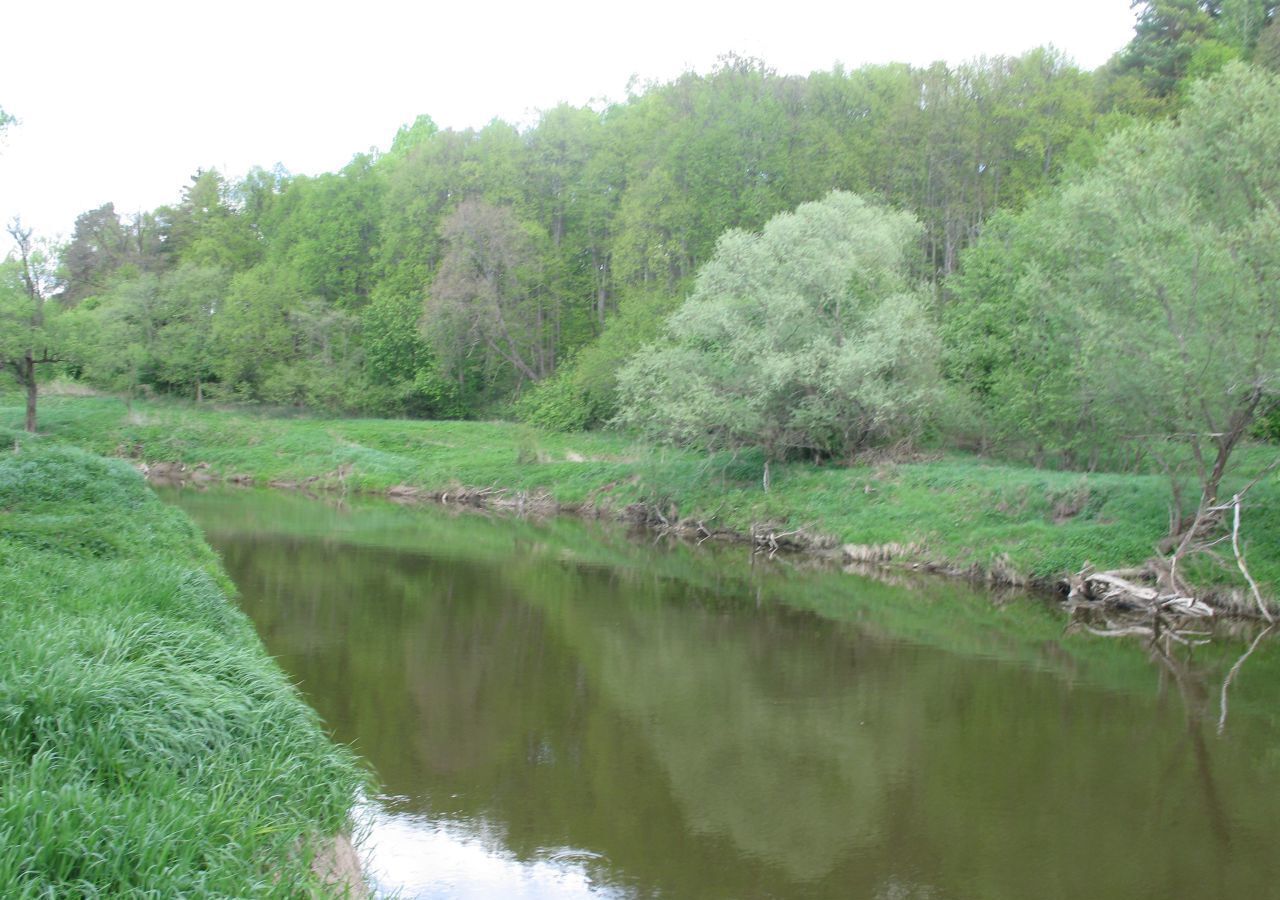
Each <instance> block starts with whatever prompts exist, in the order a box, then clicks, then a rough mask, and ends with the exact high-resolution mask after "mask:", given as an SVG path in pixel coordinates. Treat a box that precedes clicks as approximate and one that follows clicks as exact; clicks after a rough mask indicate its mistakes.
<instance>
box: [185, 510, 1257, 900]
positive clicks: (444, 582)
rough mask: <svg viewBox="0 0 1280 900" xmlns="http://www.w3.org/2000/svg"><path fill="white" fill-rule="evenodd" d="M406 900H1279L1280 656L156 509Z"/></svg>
mask: <svg viewBox="0 0 1280 900" xmlns="http://www.w3.org/2000/svg"><path fill="white" fill-rule="evenodd" d="M170 497H171V499H173V500H174V502H176V503H178V504H179V505H181V506H182V507H183V508H185V509H186V510H187V511H188V513H189V514H191V515H192V517H193V518H194V519H195V520H196V521H197V523H199V524H200V525H201V527H202V528H204V530H205V532H206V535H207V537H208V539H209V541H210V543H211V544H212V545H213V546H214V547H215V548H216V549H217V550H218V551H219V553H220V554H221V555H222V557H223V559H224V561H225V564H226V567H227V570H228V572H229V573H230V575H231V577H232V578H233V579H234V581H235V583H236V585H237V586H238V588H239V591H240V602H241V604H242V606H243V608H244V610H245V611H246V612H247V613H248V614H249V615H250V617H251V618H252V619H253V620H254V622H255V623H256V625H257V628H258V632H259V634H260V635H261V637H262V640H263V641H264V642H265V644H266V646H267V648H268V649H269V651H270V652H271V653H272V654H273V655H274V656H275V657H276V658H277V659H278V660H279V662H280V664H281V665H282V666H283V667H284V669H285V670H286V671H287V672H288V673H289V675H290V676H291V677H292V679H293V680H294V681H295V682H296V683H297V684H298V685H299V686H300V688H301V690H302V691H303V693H304V694H305V695H306V697H307V698H308V700H309V701H310V702H311V704H312V705H313V706H314V708H315V709H316V710H317V711H318V712H319V714H320V716H321V717H322V718H323V719H324V721H325V723H326V724H327V726H328V727H329V728H330V729H331V731H332V733H333V734H334V736H335V737H336V739H337V740H339V741H341V742H344V743H347V744H349V745H351V746H352V747H353V748H354V749H355V750H356V752H357V753H359V754H360V755H361V756H362V757H363V758H364V759H365V760H366V761H367V763H368V764H369V766H370V767H371V768H372V769H373V770H374V772H375V773H376V776H377V779H378V782H379V783H380V785H381V793H380V794H379V795H378V796H376V797H370V798H368V799H367V801H366V802H365V803H364V804H363V805H362V807H361V811H360V815H361V818H362V820H363V822H364V824H365V827H366V830H367V832H368V833H367V835H366V836H365V838H364V842H363V851H362V852H363V854H364V857H365V862H366V867H367V869H368V871H369V873H370V875H371V876H372V878H373V879H375V880H376V886H377V888H378V890H379V892H381V893H383V894H387V895H390V894H393V893H396V892H398V896H402V897H466V898H471V897H476V898H490V897H493V898H507V897H511V898H520V897H527V898H552V897H554V898H560V897H587V896H591V897H597V896H598V897H672V898H764V897H778V898H793V897H794V898H827V897H830V898H850V897H869V898H885V900H907V898H930V900H935V898H993V900H994V898H1018V900H1022V898H1058V897H1060V898H1094V900H1102V898H1126V900H1130V898H1143V897H1151V898H1174V897H1180V898H1201V897H1205V898H1209V897H1223V898H1228V897H1229V898H1233V900H1238V898H1245V897H1249V898H1253V897H1268V896H1270V897H1277V896H1280V852H1278V849H1277V836H1278V833H1280V741H1278V738H1280V703H1278V702H1277V701H1280V652H1278V650H1280V648H1277V647H1276V646H1275V642H1266V643H1264V644H1262V645H1261V646H1260V647H1259V649H1258V650H1257V652H1255V653H1254V654H1253V656H1252V657H1250V658H1249V659H1248V660H1247V662H1246V663H1245V664H1244V665H1243V666H1241V667H1240V669H1239V670H1238V672H1237V674H1236V676H1235V677H1234V679H1233V680H1232V683H1231V685H1230V687H1229V690H1228V703H1229V715H1228V716H1227V718H1226V720H1225V722H1223V723H1222V724H1221V728H1220V727H1219V725H1220V718H1221V714H1222V709H1221V706H1222V703H1221V701H1222V682H1223V680H1224V678H1225V676H1226V675H1227V673H1228V671H1229V670H1230V669H1231V666H1232V665H1233V663H1235V661H1236V660H1237V659H1238V658H1239V656H1240V655H1241V653H1242V652H1243V651H1244V650H1245V649H1246V648H1247V647H1248V643H1249V639H1250V637H1251V635H1249V634H1247V633H1242V634H1238V635H1235V636H1228V637H1224V638H1220V639H1218V640H1216V641H1215V642H1214V643H1213V644H1211V645H1209V646H1205V647H1195V648H1185V647H1181V646H1178V645H1175V646H1174V647H1173V649H1172V652H1170V653H1168V654H1167V656H1161V655H1160V654H1159V653H1158V652H1155V651H1153V650H1152V649H1150V648H1148V647H1146V646H1144V645H1143V644H1142V643H1141V642H1139V641H1135V640H1130V639H1125V640H1114V639H1103V638H1097V637H1093V636H1090V635H1083V634H1064V626H1065V625H1066V622H1067V620H1066V616H1065V615H1064V614H1063V613H1062V612H1061V610H1059V609H1058V608H1057V607H1056V606H1055V605H1054V604H1053V603H1052V602H1049V601H1043V600H1036V599H1033V598H1025V597H999V598H997V597H992V596H990V595H987V594H984V593H982V592H979V591H977V590H975V589H972V588H970V587H969V586H967V585H962V584H958V583H953V582H941V581H936V580H914V579H904V578H902V577H899V578H898V579H891V580H890V581H889V582H885V581H883V580H876V579H870V578H866V577H862V576H859V575H857V574H849V573H844V572H839V571H833V570H831V569H830V568H827V567H823V566H817V565H812V564H792V563H786V562H778V561H775V562H769V561H767V560H757V561H755V563H754V564H753V563H752V561H751V559H750V557H749V556H748V554H747V551H746V550H745V548H740V547H730V548H723V547H722V548H714V549H713V548H710V547H690V546H686V545H679V544H675V545H668V544H664V543H661V542H659V543H657V544H655V543H654V541H653V539H652V537H646V536H639V538H637V536H635V535H628V534H626V533H625V532H623V531H621V530H619V529H617V528H613V527H606V526H603V525H598V524H591V523H584V522H579V521H575V520H556V521H552V522H548V523H542V524H538V523H532V522H527V521H512V520H509V519H502V518H490V517H485V516H481V515H476V514H462V515H459V514H451V513H449V512H447V511H443V510H440V509H435V508H429V509H409V508H401V507H396V506H393V505H390V504H380V503H365V504H356V505H353V506H347V505H335V504H332V503H323V502H320V501H316V500H309V499H306V498H303V497H299V496H296V495H290V494H284V493H265V492H264V493H257V492H251V491H237V492H228V493H216V492H210V493H194V492H181V493H176V494H171V495H170Z"/></svg>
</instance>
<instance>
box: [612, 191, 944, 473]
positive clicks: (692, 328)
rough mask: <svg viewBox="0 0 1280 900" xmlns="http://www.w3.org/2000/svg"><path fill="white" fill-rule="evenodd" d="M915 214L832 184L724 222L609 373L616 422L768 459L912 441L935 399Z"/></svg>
mask: <svg viewBox="0 0 1280 900" xmlns="http://www.w3.org/2000/svg"><path fill="white" fill-rule="evenodd" d="M919 233H920V224H919V223H918V222H917V221H916V220H915V219H914V217H912V216H911V215H909V214H907V213H902V212H895V211H893V210H890V209H887V208H885V207H882V206H879V205H876V204H873V203H869V202H867V201H866V200H864V199H862V198H861V197H858V196H857V195H855V194H850V193H847V192H842V191H836V192H833V193H831V194H829V195H828V196H827V197H825V198H824V199H822V200H821V201H815V202H813V203H805V204H801V205H800V206H799V207H798V208H797V209H796V210H795V212H793V213H782V214H779V215H777V216H774V217H773V218H772V219H770V220H769V222H768V223H766V225H765V226H764V229H763V230H762V231H761V232H760V233H758V234H755V233H750V232H746V231H730V232H727V233H726V234H725V235H723V236H722V237H721V238H720V241H719V242H718V243H717V245H716V250H715V253H714V254H713V256H712V257H711V259H710V260H708V262H707V263H706V265H704V266H703V267H702V268H701V269H700V270H699V272H698V276H697V280H696V283H695V285H694V289H693V293H692V294H691V295H690V297H689V299H688V300H687V301H685V303H684V304H683V305H682V306H681V307H680V308H679V309H678V310H677V311H676V312H675V313H674V314H673V315H672V316H671V318H670V319H669V320H668V322H667V328H666V333H665V334H664V335H663V337H662V339H661V340H660V341H658V342H657V343H655V344H652V345H650V346H649V347H647V348H645V349H644V350H642V351H641V352H640V353H639V354H637V356H636V357H635V359H634V360H633V361H632V362H631V363H629V364H628V365H627V366H626V368H625V369H624V370H623V371H622V373H621V374H620V376H619V382H620V391H621V399H622V415H621V420H622V421H623V422H624V423H626V424H629V425H633V426H637V427H640V428H642V429H644V430H646V431H648V432H650V433H652V434H656V435H659V436H662V437H667V438H672V439H675V440H678V441H681V442H684V443H691V444H696V445H700V446H704V447H708V448H710V449H724V448H729V449H736V448H740V447H743V446H759V447H761V448H763V449H764V451H765V453H766V456H767V458H770V459H780V458H783V457H785V456H787V455H788V454H793V453H797V452H806V453H810V454H817V455H821V456H832V455H844V454H848V453H850V452H854V451H857V450H860V449H863V448H865V447H869V446H874V445H877V444H883V443H886V442H889V441H895V440H901V439H905V438H909V437H911V436H912V435H914V434H916V433H918V431H919V430H920V428H921V427H922V426H923V425H924V424H926V423H927V422H928V420H929V417H930V413H931V411H932V408H933V407H934V405H935V404H936V403H937V400H938V379H937V369H936V365H937V359H938V343H937V340H936V338H935V335H934V333H933V329H932V326H931V324H930V316H929V311H928V302H927V297H926V295H925V294H924V292H922V291H921V290H920V289H919V288H918V286H917V284H916V283H915V279H914V278H913V277H912V271H911V270H912V257H913V253H912V250H913V248H914V247H915V243H916V240H917V239H918V237H919Z"/></svg>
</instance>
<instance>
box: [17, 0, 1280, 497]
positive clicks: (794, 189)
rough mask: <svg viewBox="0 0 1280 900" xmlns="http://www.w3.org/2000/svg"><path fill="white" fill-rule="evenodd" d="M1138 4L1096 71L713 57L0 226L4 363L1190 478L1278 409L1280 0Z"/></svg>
mask: <svg viewBox="0 0 1280 900" xmlns="http://www.w3.org/2000/svg"><path fill="white" fill-rule="evenodd" d="M1135 6H1136V7H1137V9H1138V19H1137V26H1136V29H1135V33H1134V36H1133V38H1132V40H1131V42H1130V44H1129V45H1128V46H1127V47H1125V48H1124V49H1123V50H1121V51H1120V52H1119V53H1117V54H1116V55H1115V57H1114V58H1113V59H1112V60H1111V61H1110V62H1109V63H1108V64H1107V65H1105V66H1104V67H1102V68H1101V69H1099V70H1097V71H1092V72H1089V71H1083V70H1081V69H1079V68H1077V67H1076V66H1075V65H1073V64H1072V63H1071V62H1070V61H1069V60H1068V59H1066V58H1064V57H1063V56H1062V55H1061V54H1060V53H1058V52H1057V51H1055V50H1053V49H1051V48H1041V49H1036V50H1032V51H1030V52H1027V53H1025V54H1023V55H1021V56H1018V57H1015V58H1006V57H997V58H982V59H978V60H974V61H972V62H968V63H965V64H962V65H957V66H948V65H944V64H942V63H937V64H934V65H932V66H929V67H927V68H917V67H912V66H909V65H879V66H867V67H862V68H857V69H851V70H846V69H843V68H839V67H837V68H834V69H832V70H830V71H823V72H815V73H813V74H811V75H809V76H807V77H799V76H788V75H780V74H778V73H777V72H775V71H773V70H772V69H770V68H769V67H768V66H767V65H766V64H765V63H764V62H762V61H759V60H756V59H748V58H741V57H737V56H727V57H724V58H722V59H721V60H720V62H719V64H718V65H717V66H716V67H715V68H714V69H713V70H712V71H711V72H709V73H707V74H695V73H692V72H691V73H687V74H685V75H683V76H681V77H679V78H677V79H675V80H674V81H672V82H669V83H653V84H647V85H642V86H637V87H635V88H633V90H632V93H631V94H630V96H628V97H627V98H626V100H625V101H623V102H619V103H616V104H614V105H611V106H609V107H608V108H605V109H592V108H577V107H571V106H567V105H562V106H558V107H555V108H553V109H550V110H546V111H545V112H543V113H542V114H541V116H540V118H539V119H538V121H537V122H536V124H533V125H532V126H530V127H528V128H524V129H521V128H517V127H515V126H513V125H511V124H509V123H506V122H503V121H499V120H494V121H493V122H491V123H490V124H489V125H487V126H486V127H484V128H482V129H479V130H465V131H454V130H449V129H440V128H438V127H437V126H436V125H435V124H434V123H433V121H432V120H431V119H430V118H429V117H428V116H426V115H423V116H421V117H419V118H418V119H417V121H415V122H413V123H412V124H410V125H406V126H404V127H402V128H401V129H400V130H399V132H398V133H397V134H396V135H395V137H394V140H393V141H392V142H391V144H390V148H389V149H388V150H386V151H385V152H370V153H364V154H358V155H356V156H355V157H354V158H353V159H352V160H351V162H350V163H349V164H348V165H347V166H346V167H345V168H343V169H342V170H341V171H339V172H335V173H329V174H323V175H319V176H314V177H312V176H293V175H290V174H289V173H288V172H285V171H283V170H280V169H276V170H272V171H267V170H263V169H258V170H254V171H251V172H250V173H249V174H248V175H246V176H245V177H244V178H243V179H240V180H238V181H231V180H228V179H227V178H226V177H225V176H224V175H223V174H221V173H219V172H217V171H214V170H202V171H198V172H196V173H195V174H194V175H193V176H192V177H191V179H190V183H189V184H187V185H186V186H185V187H183V188H182V189H181V191H180V194H179V196H178V198H177V200H176V202H174V203H173V204H172V205H169V206H164V207H161V208H159V209H155V210H152V211H143V212H138V213H134V214H125V215H122V214H121V212H120V211H118V210H116V209H115V208H114V206H113V205H112V204H110V203H108V204H106V205H104V206H102V207H100V208H98V209H93V210H89V211H87V212H85V213H83V214H82V215H81V216H79V218H78V219H77V220H76V222H75V227H74V232H73V233H72V235H71V236H70V238H69V239H68V240H67V242H66V243H65V244H63V245H61V246H50V245H49V244H47V243H46V242H42V241H41V240H40V239H39V238H38V236H34V235H32V234H31V232H30V231H29V230H26V229H24V228H23V227H22V225H21V224H20V223H19V222H17V221H15V222H13V223H10V225H9V229H8V230H9V235H10V237H11V238H12V246H13V250H12V252H11V254H10V256H9V258H8V260H7V262H6V263H5V264H4V269H3V273H2V276H3V277H2V279H0V317H3V318H4V327H3V329H2V330H0V358H2V359H3V362H4V363H5V368H6V369H7V370H8V371H9V372H10V373H11V374H13V375H14V376H16V378H17V380H18V382H19V383H20V384H22V385H26V386H29V387H30V388H31V391H32V395H33V397H34V391H35V385H36V383H37V381H38V379H39V378H40V377H43V374H52V373H53V372H55V371H57V372H61V373H65V374H69V375H70V376H72V377H74V378H77V379H81V380H84V381H86V382H88V383H91V384H94V385H97V386H101V387H105V388H109V389H115V390H120V391H125V392H129V393H130V394H132V395H137V394H139V393H144V392H145V393H156V394H168V395H174V396H182V397H187V398H190V399H192V400H195V401H201V400H210V399H217V400H224V401H232V400H234V401H245V402H254V403H260V404H264V405H268V406H299V407H307V408H313V409H327V410H331V411H338V412H344V413H351V414H364V415H381V416H410V417H430V418H452V417H491V416H503V417H511V416H514V417H517V418H522V419H525V420H528V421H532V422H535V423H538V424H541V425H545V426H549V427H554V428H562V429H572V428H585V427H594V426H600V425H605V424H608V423H623V424H626V425H629V426H632V427H635V428H639V429H641V430H644V431H647V432H650V433H651V434H654V435H656V436H660V437H664V438H670V439H675V440H678V441H681V442H684V443H688V444H692V445H695V446H706V447H709V448H713V449H716V448H736V447H743V446H755V447H762V448H764V450H765V452H766V454H767V455H768V457H769V458H771V459H780V458H787V457H792V456H797V455H803V456H806V457H809V456H811V457H813V458H817V459H842V458H848V457H849V456H850V455H852V454H855V453H857V452H859V451H861V450H863V449H865V448H868V447H876V446H883V445H900V444H904V443H915V442H919V441H921V440H929V441H935V442H939V443H944V444H947V445H950V446H961V447H969V448H981V449H986V450H998V451H999V452H1001V453H1004V454H1006V455H1008V456H1010V457H1015V458H1023V459H1027V460H1034V461H1035V462H1036V463H1038V464H1051V465H1065V466H1070V467H1097V466H1111V467H1116V466H1124V465H1129V464H1132V462H1133V461H1134V460H1135V459H1136V458H1137V457H1138V456H1146V455H1147V454H1151V453H1155V454H1157V455H1159V453H1160V449H1159V448H1160V446H1162V444H1168V443H1170V442H1172V443H1173V444H1176V445H1177V447H1176V449H1173V450H1170V451H1169V452H1168V454H1165V455H1166V456H1168V457H1169V458H1170V459H1172V458H1173V457H1175V456H1178V455H1179V454H1183V455H1184V456H1185V454H1186V453H1188V452H1189V453H1190V454H1191V455H1192V456H1193V457H1194V461H1195V465H1197V466H1198V467H1199V470H1200V471H1201V473H1202V476H1203V480H1206V481H1213V480H1214V479H1216V478H1220V477H1221V472H1222V468H1223V467H1224V466H1225V459H1226V457H1227V456H1229V455H1230V453H1231V451H1232V449H1233V448H1234V447H1235V446H1236V445H1237V444H1238V443H1239V442H1240V441H1241V440H1244V439H1247V438H1248V437H1250V436H1256V435H1258V434H1259V433H1260V432H1265V431H1266V430H1267V428H1268V422H1269V421H1270V422H1271V425H1270V429H1271V433H1272V434H1273V435H1274V432H1275V421H1274V410H1275V408H1276V402H1277V383H1278V381H1280V378H1278V377H1277V371H1280V362H1278V357H1277V352H1278V351H1277V337H1276V335H1275V331H1276V329H1277V327H1278V326H1280V296H1277V290H1278V289H1277V287H1276V285H1277V284H1280V250H1277V247H1280V222H1278V220H1277V212H1276V210H1277V205H1278V204H1280V182H1278V181H1277V179H1276V175H1275V173H1276V172H1277V169H1276V167H1275V148H1276V147H1278V146H1280V80H1278V79H1277V76H1276V75H1275V74H1274V73H1275V72H1276V71H1277V70H1278V69H1280V26H1278V25H1276V24H1275V22H1274V20H1275V18H1276V9H1277V4H1275V3H1270V2H1264V0H1219V2H1211V0H1139V2H1136V3H1135ZM7 123H8V120H7V117H3V114H2V113H0V127H3V125H4V124H7ZM1269 416H1270V417H1271V418H1270V419H1268V417H1269ZM1134 438H1140V440H1139V441H1137V442H1135V440H1134ZM1136 444H1140V445H1141V447H1142V448H1143V449H1141V450H1139V449H1135V446H1136ZM1153 447H1155V448H1156V449H1155V450H1152V449H1151V448H1153ZM1148 458H1150V457H1148ZM1161 458H1162V459H1163V458H1164V457H1161ZM1179 458H1181V457H1179ZM1215 483H1216V482H1215Z"/></svg>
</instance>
